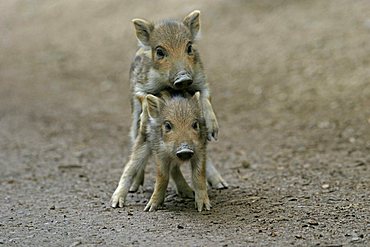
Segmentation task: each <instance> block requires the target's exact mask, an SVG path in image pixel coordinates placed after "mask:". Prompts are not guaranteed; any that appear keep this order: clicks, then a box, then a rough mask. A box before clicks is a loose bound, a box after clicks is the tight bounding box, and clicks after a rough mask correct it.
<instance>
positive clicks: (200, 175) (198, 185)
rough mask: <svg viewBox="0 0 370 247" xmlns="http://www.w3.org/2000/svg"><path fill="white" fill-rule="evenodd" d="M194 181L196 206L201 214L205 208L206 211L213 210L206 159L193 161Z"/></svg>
mask: <svg viewBox="0 0 370 247" xmlns="http://www.w3.org/2000/svg"><path fill="white" fill-rule="evenodd" d="M191 169H192V180H193V187H194V192H195V205H196V207H197V209H198V211H199V212H201V211H202V209H203V206H205V208H206V210H210V209H211V204H210V202H209V198H208V193H207V182H206V157H204V158H203V157H201V158H200V160H192V162H191Z"/></svg>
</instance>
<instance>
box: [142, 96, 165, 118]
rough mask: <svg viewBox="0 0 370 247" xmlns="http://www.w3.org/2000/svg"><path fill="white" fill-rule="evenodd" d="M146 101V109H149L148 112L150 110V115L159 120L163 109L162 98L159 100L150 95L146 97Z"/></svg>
mask: <svg viewBox="0 0 370 247" xmlns="http://www.w3.org/2000/svg"><path fill="white" fill-rule="evenodd" d="M145 100H146V107H147V110H148V115H149V116H150V117H151V118H158V117H159V114H160V110H161V107H162V105H163V101H162V100H161V99H160V98H158V97H156V96H154V95H151V94H148V95H147V96H146V97H145Z"/></svg>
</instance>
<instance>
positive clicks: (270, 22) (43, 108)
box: [0, 0, 370, 246]
mask: <svg viewBox="0 0 370 247" xmlns="http://www.w3.org/2000/svg"><path fill="white" fill-rule="evenodd" d="M193 9H200V10H201V11H202V16H201V18H202V39H201V40H200V43H199V45H200V51H201V55H202V58H203V62H204V65H205V67H206V73H207V76H208V81H209V83H210V87H211V89H212V95H213V105H214V108H215V110H216V113H217V116H218V119H219V123H220V136H219V141H217V142H213V143H210V145H209V155H210V156H211V157H212V158H213V160H214V162H215V164H216V166H217V167H218V169H219V170H220V172H221V173H222V175H223V176H224V178H225V179H226V180H227V182H228V183H229V184H230V188H229V189H226V190H216V189H211V188H210V189H209V194H210V199H211V202H212V206H213V208H212V209H211V211H209V212H202V213H198V212H197V211H196V210H195V208H194V202H193V201H192V200H185V199H181V198H179V197H177V196H176V194H175V191H174V189H173V187H170V188H169V189H168V193H167V194H168V196H167V197H166V201H165V206H164V208H162V209H161V210H158V211H157V212H154V213H148V212H143V209H144V205H145V204H146V202H147V201H148V198H149V197H150V195H151V192H152V190H153V185H154V175H155V171H154V169H153V166H154V165H153V163H150V164H149V166H148V167H147V171H146V173H147V174H146V181H145V185H144V188H143V189H142V190H140V191H139V192H138V193H134V194H129V197H128V203H127V204H128V205H127V206H126V207H124V208H120V209H112V208H110V206H109V200H110V197H111V194H112V193H113V191H114V189H115V187H116V185H117V182H118V180H119V177H120V174H121V171H122V168H123V165H124V163H125V161H127V158H128V155H129V152H130V144H129V137H128V132H129V124H130V107H129V91H128V89H129V85H128V71H129V65H130V62H131V59H132V57H133V55H134V52H135V49H136V45H137V44H136V39H135V37H134V31H133V26H132V24H131V22H130V20H131V19H132V18H134V17H146V18H148V19H151V20H159V19H162V18H166V17H172V18H182V17H183V16H185V15H186V14H187V13H188V12H190V11H192V10H193ZM0 13H1V14H0V34H1V36H0V245H4V246H80V245H81V246H149V245H150V246H165V245H169V246H288V245H292V246H369V245H370V171H369V169H370V168H369V167H370V14H369V13H370V2H369V1H367V0H356V1H351V0H347V1H345V0H331V1H321V0H318V1H308V0H307V1H282V0H276V1H275V0H274V1H265V0H262V1H259V0H255V1H252V0H251V1H241V0H240V1H211V0H209V1H201V2H200V1H191V2H185V1H181V2H180V1H150V2H149V1H118V0H116V1H113V0H109V1H87V0H86V1H82V0H79V1H74V0H73V1H72V0H69V1H67V0H66V1H11V0H8V1H1V2H0ZM186 170H188V169H186V168H185V167H184V171H186Z"/></svg>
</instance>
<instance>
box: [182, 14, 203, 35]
mask: <svg viewBox="0 0 370 247" xmlns="http://www.w3.org/2000/svg"><path fill="white" fill-rule="evenodd" d="M183 23H184V25H185V26H187V27H188V28H189V30H190V33H191V36H192V37H193V39H194V40H195V39H196V38H197V36H198V34H199V31H200V11H199V10H194V11H193V12H191V13H190V14H188V15H187V16H186V17H185V18H184V20H183Z"/></svg>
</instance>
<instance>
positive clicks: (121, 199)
mask: <svg viewBox="0 0 370 247" xmlns="http://www.w3.org/2000/svg"><path fill="white" fill-rule="evenodd" d="M125 198H126V195H125V192H124V190H123V189H122V188H120V187H118V188H117V189H116V191H115V192H114V193H113V195H112V198H111V200H110V204H111V207H112V208H117V207H119V208H122V207H123V206H124V204H125Z"/></svg>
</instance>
